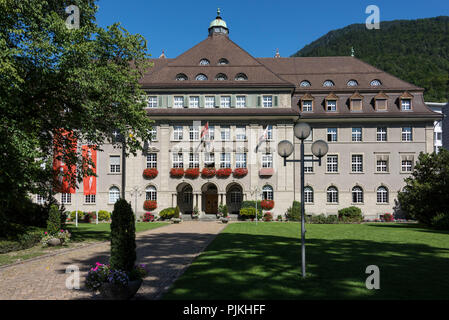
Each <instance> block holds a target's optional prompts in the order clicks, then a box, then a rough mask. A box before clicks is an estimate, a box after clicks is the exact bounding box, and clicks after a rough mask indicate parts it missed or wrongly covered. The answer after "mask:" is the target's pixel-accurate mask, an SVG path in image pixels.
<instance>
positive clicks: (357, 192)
mask: <svg viewBox="0 0 449 320" xmlns="http://www.w3.org/2000/svg"><path fill="white" fill-rule="evenodd" d="M352 202H353V203H363V190H362V188H360V187H359V186H355V187H354V188H352Z"/></svg>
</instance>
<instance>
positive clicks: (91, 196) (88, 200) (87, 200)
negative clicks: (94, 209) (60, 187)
mask: <svg viewBox="0 0 449 320" xmlns="http://www.w3.org/2000/svg"><path fill="white" fill-rule="evenodd" d="M84 202H85V203H95V195H94V194H86V195H85V197H84Z"/></svg>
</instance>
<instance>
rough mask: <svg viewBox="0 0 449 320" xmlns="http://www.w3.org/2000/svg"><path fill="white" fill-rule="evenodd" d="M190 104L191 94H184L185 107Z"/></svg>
mask: <svg viewBox="0 0 449 320" xmlns="http://www.w3.org/2000/svg"><path fill="white" fill-rule="evenodd" d="M188 106H189V96H184V108H186V107H188Z"/></svg>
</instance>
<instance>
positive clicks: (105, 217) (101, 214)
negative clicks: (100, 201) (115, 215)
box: [98, 210, 111, 221]
mask: <svg viewBox="0 0 449 320" xmlns="http://www.w3.org/2000/svg"><path fill="white" fill-rule="evenodd" d="M109 219H111V213H110V212H109V211H106V210H100V211H98V220H99V221H109Z"/></svg>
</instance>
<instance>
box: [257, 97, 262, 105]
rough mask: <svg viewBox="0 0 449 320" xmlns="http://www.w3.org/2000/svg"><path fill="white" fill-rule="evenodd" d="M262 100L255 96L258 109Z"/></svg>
mask: <svg viewBox="0 0 449 320" xmlns="http://www.w3.org/2000/svg"><path fill="white" fill-rule="evenodd" d="M261 100H262V98H261V97H260V96H257V106H258V107H260V103H261Z"/></svg>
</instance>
